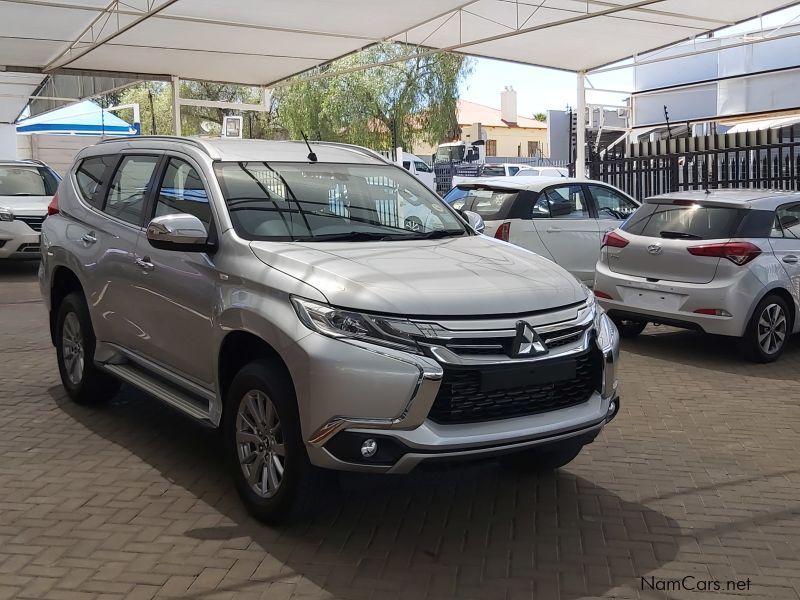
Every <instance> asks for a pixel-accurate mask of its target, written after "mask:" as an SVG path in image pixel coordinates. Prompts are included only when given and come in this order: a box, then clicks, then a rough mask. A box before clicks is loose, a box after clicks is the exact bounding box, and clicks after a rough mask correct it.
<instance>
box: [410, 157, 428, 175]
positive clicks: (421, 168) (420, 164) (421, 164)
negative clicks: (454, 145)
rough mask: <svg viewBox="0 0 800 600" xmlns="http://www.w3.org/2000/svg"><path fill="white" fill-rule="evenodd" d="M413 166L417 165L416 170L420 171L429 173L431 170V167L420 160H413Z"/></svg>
mask: <svg viewBox="0 0 800 600" xmlns="http://www.w3.org/2000/svg"><path fill="white" fill-rule="evenodd" d="M414 166H415V167H417V171H419V172H420V173H430V172H431V168H430V167H429V166H428V165H426V164H425V163H424V162H422V161H421V160H415V161H414Z"/></svg>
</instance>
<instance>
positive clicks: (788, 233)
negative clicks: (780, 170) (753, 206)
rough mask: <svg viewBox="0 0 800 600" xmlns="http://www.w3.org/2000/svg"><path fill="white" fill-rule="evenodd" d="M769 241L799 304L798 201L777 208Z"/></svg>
mask: <svg viewBox="0 0 800 600" xmlns="http://www.w3.org/2000/svg"><path fill="white" fill-rule="evenodd" d="M769 242H770V245H771V246H772V250H773V252H775V256H776V257H777V259H778V260H779V261H781V265H783V268H784V270H785V271H786V274H787V275H788V276H789V279H790V280H791V282H792V285H791V289H792V295H793V296H794V301H795V307H797V306H798V304H800V297H798V293H800V203H795V204H787V205H784V206H781V207H780V208H778V210H777V211H776V213H775V223H774V224H773V227H772V233H771V234H770V240H769Z"/></svg>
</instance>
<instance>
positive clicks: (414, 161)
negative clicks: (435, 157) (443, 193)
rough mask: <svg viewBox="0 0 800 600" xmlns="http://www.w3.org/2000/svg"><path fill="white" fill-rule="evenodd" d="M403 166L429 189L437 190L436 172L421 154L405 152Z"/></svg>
mask: <svg viewBox="0 0 800 600" xmlns="http://www.w3.org/2000/svg"><path fill="white" fill-rule="evenodd" d="M403 168H404V169H405V170H406V171H408V172H409V173H411V174H412V175H413V176H414V177H416V178H417V179H419V180H420V181H421V182H422V183H424V184H425V186H426V187H427V188H428V189H429V190H433V191H434V192H435V191H436V174H435V173H434V172H433V169H432V168H431V167H430V166H428V163H426V162H425V161H424V160H422V159H421V158H420V157H419V156H415V155H414V154H409V153H408V152H403Z"/></svg>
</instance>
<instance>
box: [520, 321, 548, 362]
mask: <svg viewBox="0 0 800 600" xmlns="http://www.w3.org/2000/svg"><path fill="white" fill-rule="evenodd" d="M511 354H512V356H520V357H522V356H538V355H539V354H547V346H545V344H544V342H543V341H542V338H540V337H539V334H538V333H536V332H535V331H534V330H533V327H531V326H530V324H529V323H526V322H525V321H517V334H516V335H515V336H514V342H513V343H512V344H511Z"/></svg>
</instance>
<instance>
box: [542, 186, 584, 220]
mask: <svg viewBox="0 0 800 600" xmlns="http://www.w3.org/2000/svg"><path fill="white" fill-rule="evenodd" d="M544 194H545V195H546V196H547V200H548V202H549V205H550V216H551V217H552V218H553V219H588V218H589V207H588V204H587V203H586V198H585V197H584V195H583V189H582V187H581V186H580V185H562V186H559V187H554V188H550V189H549V190H547V191H546V192H544Z"/></svg>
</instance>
